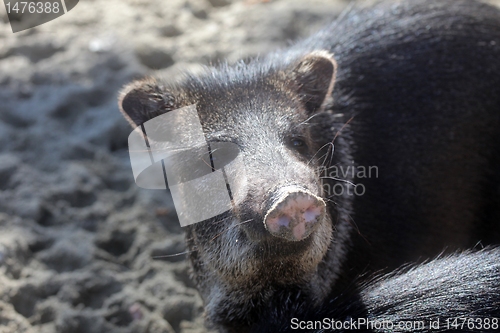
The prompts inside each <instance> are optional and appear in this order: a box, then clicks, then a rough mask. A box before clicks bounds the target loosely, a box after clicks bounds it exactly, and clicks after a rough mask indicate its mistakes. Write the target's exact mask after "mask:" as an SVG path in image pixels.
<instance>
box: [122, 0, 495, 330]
mask: <svg viewBox="0 0 500 333" xmlns="http://www.w3.org/2000/svg"><path fill="white" fill-rule="evenodd" d="M499 88H500V13H499V11H498V10H497V9H495V8H494V7H491V6H488V5H485V4H481V3H478V2H475V1H470V0H439V1H424V0H416V1H410V0H408V1H404V2H402V3H398V4H397V5H394V4H391V3H390V4H383V3H382V4H378V5H376V6H375V7H373V8H371V9H357V10H356V9H355V10H351V11H348V12H347V13H344V14H343V15H342V16H341V17H340V18H339V19H338V20H337V21H336V22H335V23H333V24H332V25H330V26H328V27H327V28H325V29H324V30H322V31H320V32H318V33H317V34H315V35H313V36H311V37H310V38H308V39H306V40H304V41H301V42H299V43H297V44H295V45H293V46H291V47H290V48H289V49H286V50H282V51H277V52H275V53H273V54H270V55H268V56H265V57H262V58H260V59H256V60H253V61H250V62H249V63H239V64H236V65H232V66H230V65H221V66H220V67H218V68H206V71H205V73H202V74H198V75H190V74H186V76H185V77H184V79H183V80H181V81H179V82H165V81H157V80H154V79H148V80H143V81H137V82H134V83H132V84H130V85H129V86H128V87H127V88H125V90H124V92H123V94H122V97H121V102H120V105H121V108H122V111H123V113H124V115H125V117H126V118H127V119H128V120H129V121H130V122H131V123H132V124H133V125H134V126H137V125H141V124H142V123H144V122H146V121H148V120H150V119H152V118H154V117H156V116H158V115H161V114H163V113H165V112H169V111H172V110H175V109H178V108H181V107H184V106H187V105H193V104H195V105H196V109H197V111H198V115H199V118H200V121H201V124H202V126H203V131H204V133H205V138H206V140H207V142H209V143H217V142H230V143H233V144H235V145H237V146H238V147H239V150H240V152H239V154H240V155H241V158H242V160H243V161H244V166H245V168H244V172H243V171H242V173H241V177H240V179H239V186H238V187H237V188H236V189H233V190H234V191H233V192H232V193H231V195H232V203H233V209H231V210H229V211H227V212H225V213H223V214H221V215H219V216H217V217H215V218H213V219H209V220H206V221H203V222H201V223H197V224H194V225H191V226H189V227H187V228H186V229H187V230H186V231H187V242H188V245H189V248H190V250H191V252H190V260H191V263H192V266H193V277H194V279H195V281H196V283H197V285H198V287H199V290H200V293H201V295H202V297H203V299H204V301H205V306H206V315H207V318H208V320H209V322H210V323H212V324H213V325H215V326H217V327H218V328H219V329H221V330H224V331H227V332H248V331H250V330H251V329H252V327H254V326H255V325H261V324H258V323H259V318H266V313H268V312H269V307H268V305H269V304H276V300H287V301H286V302H297V304H304V306H303V307H310V308H313V309H321V308H322V304H323V305H325V304H329V301H330V300H334V299H336V297H337V296H338V295H341V294H342V293H343V292H344V291H345V290H347V289H349V288H351V287H352V285H353V284H355V283H357V282H360V281H362V278H360V277H359V276H360V275H362V274H364V275H365V276H369V275H370V273H373V272H381V271H391V270H393V269H395V268H397V267H399V266H401V265H402V264H405V263H409V262H419V261H422V260H426V259H429V258H434V257H436V256H437V255H439V254H440V253H442V252H453V251H457V250H460V249H467V248H472V247H474V246H478V245H479V246H484V245H488V244H496V243H498V242H499V241H500V169H499V167H498V166H499V165H500V93H499ZM353 184H354V185H355V186H354V185H353ZM193 209H196V207H193ZM463 260H464V262H465V263H472V262H473V259H463ZM479 262H480V261H479ZM437 263H439V262H437ZM436 265H437V264H436ZM421 271H422V272H423V274H424V273H426V272H428V271H427V270H425V269H421ZM437 273H439V274H443V272H442V271H439V272H437ZM467 276H469V277H470V274H469V275H467ZM497 278H498V277H497ZM389 281H392V280H389ZM421 281H425V278H422V280H421ZM455 282H456V281H455ZM387 283H388V284H390V283H391V282H387ZM437 288H438V286H437V283H436V282H435V281H434V285H433V286H432V287H430V288H429V289H425V287H423V289H422V291H423V292H424V291H426V290H436V289H437ZM372 290H375V291H374V292H377V290H380V292H384V291H383V290H384V289H383V288H382V289H377V288H376V287H374V288H373V289H372ZM467 291H469V292H472V291H470V290H469V289H467ZM357 295H358V296H359V298H360V299H361V301H360V302H361V303H360V304H363V302H368V303H369V302H370V301H366V300H367V298H365V301H363V297H364V296H363V295H364V294H362V293H358V294H357ZM360 295H361V296H360ZM391 295H394V294H391ZM401 297H403V298H404V295H402V296H401ZM408 302H409V301H408ZM450 302H453V301H450ZM332 306H334V305H332ZM447 306H448V305H447ZM368 307H369V306H368ZM283 308H284V309H286V308H287V306H286V305H283ZM412 309H413V310H414V311H417V309H416V308H412ZM318 311H319V312H316V313H327V312H325V311H322V310H318Z"/></svg>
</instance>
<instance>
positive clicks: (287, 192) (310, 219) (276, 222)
mask: <svg viewBox="0 0 500 333" xmlns="http://www.w3.org/2000/svg"><path fill="white" fill-rule="evenodd" d="M325 214H326V205H325V202H324V201H323V199H321V198H320V197H318V196H316V195H314V194H312V193H310V192H309V191H307V190H304V189H302V188H300V187H297V186H287V187H283V188H281V189H280V190H279V194H278V196H277V198H276V200H275V201H274V204H273V205H272V207H271V208H270V209H269V211H268V212H267V214H266V216H265V217H264V225H265V227H266V229H267V230H268V231H269V232H270V233H271V234H272V235H273V236H276V237H280V238H284V239H286V240H289V241H300V240H303V239H305V238H307V237H308V236H309V235H310V234H311V233H312V232H313V231H314V230H315V229H316V227H317V226H318V224H319V222H320V221H322V220H323V219H324V217H325Z"/></svg>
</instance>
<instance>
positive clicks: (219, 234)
mask: <svg viewBox="0 0 500 333" xmlns="http://www.w3.org/2000/svg"><path fill="white" fill-rule="evenodd" d="M252 221H253V219H249V220H246V221H243V222H240V223H237V224H235V225H232V226H230V227H229V228H227V229H226V230H222V231H221V232H220V233H218V234H217V235H215V236H214V238H212V239H211V240H210V241H211V242H213V241H214V240H216V239H217V238H219V237H220V236H222V234H223V233H225V232H228V231H229V230H231V229H233V228H234V227H237V226H240V225H242V224H245V223H248V222H252Z"/></svg>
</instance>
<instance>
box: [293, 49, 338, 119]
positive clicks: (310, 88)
mask: <svg viewBox="0 0 500 333" xmlns="http://www.w3.org/2000/svg"><path fill="white" fill-rule="evenodd" d="M292 73H293V80H294V81H295V82H296V83H297V84H298V87H299V89H298V90H299V91H298V93H299V96H300V99H301V100H302V102H303V103H304V104H305V106H306V109H307V111H308V112H310V113H313V112H317V111H319V110H322V109H324V107H325V105H326V104H328V102H329V100H330V98H331V95H332V90H333V85H334V83H335V75H336V73H337V62H336V61H335V59H334V58H333V55H332V54H331V53H330V52H328V51H314V52H311V53H309V54H307V55H306V56H304V57H303V58H302V59H300V61H299V62H298V64H296V65H295V68H294V69H293V71H292Z"/></svg>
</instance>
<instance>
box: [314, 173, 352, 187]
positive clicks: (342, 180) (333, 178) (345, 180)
mask: <svg viewBox="0 0 500 333" xmlns="http://www.w3.org/2000/svg"><path fill="white" fill-rule="evenodd" d="M319 178H321V179H332V180H336V181H339V182H344V183H346V184H349V185H352V186H354V187H356V186H358V185H357V184H354V183H353V182H351V181H348V180H347V179H341V178H337V177H327V176H324V177H319Z"/></svg>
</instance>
